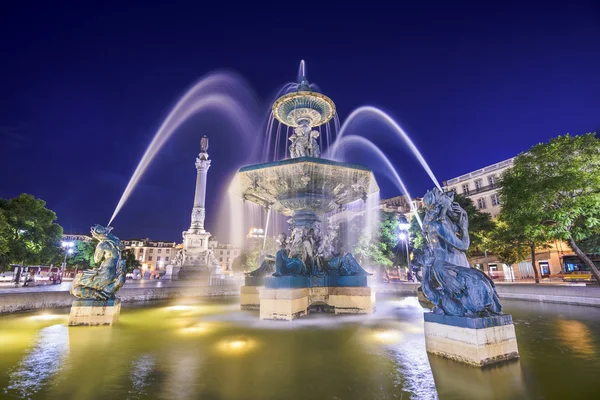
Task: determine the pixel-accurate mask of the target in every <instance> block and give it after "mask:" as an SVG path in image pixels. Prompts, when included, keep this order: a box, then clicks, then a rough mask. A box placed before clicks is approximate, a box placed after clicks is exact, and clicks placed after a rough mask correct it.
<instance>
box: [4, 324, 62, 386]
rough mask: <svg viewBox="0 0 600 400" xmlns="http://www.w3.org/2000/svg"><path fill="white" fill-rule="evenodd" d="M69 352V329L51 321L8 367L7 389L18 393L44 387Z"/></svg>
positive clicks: (59, 368)
mask: <svg viewBox="0 0 600 400" xmlns="http://www.w3.org/2000/svg"><path fill="white" fill-rule="evenodd" d="M68 355H69V330H68V328H67V327H66V326H64V325H52V326H48V327H46V328H43V329H41V330H40V331H39V335H38V339H37V342H36V343H35V345H34V347H33V348H32V349H31V351H29V352H28V353H27V355H25V357H24V358H23V359H22V360H21V361H20V362H19V364H18V365H17V366H16V367H15V368H14V369H13V370H12V371H11V373H10V381H9V384H8V386H7V388H6V389H5V392H6V393H11V392H15V393H16V394H18V395H19V396H20V397H30V396H32V395H33V394H35V393H37V392H39V391H42V390H47V386H48V385H49V384H50V383H51V381H52V379H53V378H54V377H55V376H56V374H57V373H58V372H59V371H60V370H61V369H62V368H63V366H64V361H65V359H66V358H67V356H68Z"/></svg>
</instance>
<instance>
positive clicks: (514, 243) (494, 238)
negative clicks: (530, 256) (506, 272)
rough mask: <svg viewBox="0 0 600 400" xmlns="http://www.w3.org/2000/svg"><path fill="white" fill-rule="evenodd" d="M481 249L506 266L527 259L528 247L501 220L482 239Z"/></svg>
mask: <svg viewBox="0 0 600 400" xmlns="http://www.w3.org/2000/svg"><path fill="white" fill-rule="evenodd" d="M483 247H484V248H485V249H486V250H487V251H489V252H491V253H492V254H494V255H495V256H496V257H498V260H499V261H500V262H501V263H504V264H506V265H512V264H515V263H517V262H519V261H521V260H524V259H525V258H526V257H527V249H528V246H527V245H526V244H525V243H523V242H522V241H521V240H520V237H519V235H517V234H515V232H513V231H512V230H511V228H510V226H509V225H508V224H507V223H506V222H504V221H502V220H498V222H497V223H496V225H495V227H494V229H493V230H492V231H491V232H489V233H488V234H487V235H486V236H485V237H484V239H483Z"/></svg>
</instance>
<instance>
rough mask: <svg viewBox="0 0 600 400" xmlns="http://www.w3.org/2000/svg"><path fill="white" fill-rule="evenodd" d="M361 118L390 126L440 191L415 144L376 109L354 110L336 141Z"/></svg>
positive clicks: (360, 108)
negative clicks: (378, 121) (373, 119)
mask: <svg viewBox="0 0 600 400" xmlns="http://www.w3.org/2000/svg"><path fill="white" fill-rule="evenodd" d="M365 114H366V115H365ZM361 117H363V118H367V117H374V118H376V119H379V120H381V121H383V122H385V123H386V124H388V125H389V126H391V127H392V128H393V130H394V132H395V133H396V135H398V137H399V138H401V139H402V140H403V141H404V143H405V144H406V145H407V146H408V148H409V149H410V150H411V152H412V153H413V155H414V156H415V157H416V158H417V160H418V161H419V163H420V164H421V166H422V167H423V169H424V170H425V171H426V172H427V174H428V175H429V177H430V178H431V180H432V181H433V183H434V184H435V186H436V187H437V188H438V189H440V190H441V189H442V187H441V186H440V183H439V182H438V180H437V178H436V177H435V175H434V174H433V171H431V168H430V167H429V164H427V161H425V158H424V157H423V155H422V154H421V152H420V151H419V149H417V146H415V144H414V143H413V141H412V140H411V139H410V137H409V136H408V134H407V133H406V132H404V130H403V129H402V128H401V127H400V125H398V123H397V122H396V121H394V119H393V118H392V117H390V116H389V115H388V114H386V113H385V112H383V111H382V110H380V109H378V108H376V107H372V106H363V107H359V108H357V109H356V110H354V111H352V113H351V114H350V115H349V116H348V118H347V119H346V121H344V124H343V125H342V127H341V129H340V130H339V131H338V135H337V139H336V141H339V140H341V139H342V138H343V135H344V133H346V132H347V131H348V129H349V128H350V126H351V124H352V123H353V122H354V121H355V120H356V121H359V120H360V119H361ZM334 147H335V144H334ZM392 168H393V167H392Z"/></svg>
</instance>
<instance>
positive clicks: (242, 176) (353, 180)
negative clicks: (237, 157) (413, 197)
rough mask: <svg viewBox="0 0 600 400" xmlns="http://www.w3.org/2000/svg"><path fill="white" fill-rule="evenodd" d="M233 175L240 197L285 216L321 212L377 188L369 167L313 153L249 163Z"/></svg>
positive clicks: (365, 194)
mask: <svg viewBox="0 0 600 400" xmlns="http://www.w3.org/2000/svg"><path fill="white" fill-rule="evenodd" d="M236 179H237V184H236V185H235V186H234V187H236V188H237V189H236V192H237V194H238V195H239V196H240V197H242V198H244V199H245V200H247V201H250V202H252V203H255V204H258V205H261V206H263V207H273V209H274V210H275V211H277V212H279V213H281V214H283V215H286V216H295V215H297V213H299V212H303V213H306V212H310V213H315V214H316V215H322V214H324V213H327V212H330V211H333V210H335V209H338V208H339V207H341V206H343V205H344V204H348V203H350V202H353V201H355V200H359V199H363V200H366V198H367V196H369V195H370V194H373V193H376V192H378V191H379V186H378V185H377V182H376V181H375V177H374V176H373V172H372V171H371V170H370V169H369V168H366V167H363V166H360V165H354V164H346V163H341V162H338V161H331V160H325V159H323V158H313V157H298V158H292V159H287V160H281V161H274V162H269V163H265V164H256V165H249V166H246V167H243V168H241V169H240V170H239V172H238V173H237V175H236Z"/></svg>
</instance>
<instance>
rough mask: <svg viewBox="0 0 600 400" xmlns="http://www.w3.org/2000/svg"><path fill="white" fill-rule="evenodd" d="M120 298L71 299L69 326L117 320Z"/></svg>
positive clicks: (109, 322)
mask: <svg viewBox="0 0 600 400" xmlns="http://www.w3.org/2000/svg"><path fill="white" fill-rule="evenodd" d="M120 313H121V300H119V299H111V300H92V299H78V300H73V304H72V305H71V313H70V314H69V326H96V325H112V324H114V323H115V322H117V321H118V320H119V315H120Z"/></svg>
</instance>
